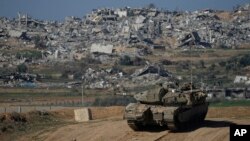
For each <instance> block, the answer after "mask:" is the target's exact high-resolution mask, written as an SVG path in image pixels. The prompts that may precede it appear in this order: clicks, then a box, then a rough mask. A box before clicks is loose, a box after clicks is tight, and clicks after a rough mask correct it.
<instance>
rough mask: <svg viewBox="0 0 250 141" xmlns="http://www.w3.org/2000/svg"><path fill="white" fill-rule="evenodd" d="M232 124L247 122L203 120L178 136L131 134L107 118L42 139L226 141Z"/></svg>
mask: <svg viewBox="0 0 250 141" xmlns="http://www.w3.org/2000/svg"><path fill="white" fill-rule="evenodd" d="M232 122H234V123H238V124H249V123H250V119H244V120H242V119H241V120H239V119H215V118H212V119H206V121H205V122H204V124H202V125H201V126H199V127H193V129H190V130H188V131H183V132H180V133H173V132H170V131H168V130H166V129H165V130H163V129H162V130H157V129H154V128H151V129H148V130H145V131H139V132H135V131H133V130H132V129H130V128H129V127H128V126H127V123H126V121H125V120H121V119H119V120H118V119H108V120H102V121H100V120H98V121H92V122H88V123H79V124H74V125H68V126H65V127H61V128H59V129H57V130H55V131H54V132H52V133H50V134H48V136H47V137H45V138H44V139H45V140H46V141H55V140H58V141H59V140H60V141H74V140H76V141H111V140H112V141H113V140H114V141H201V140H202V141H228V140H229V125H230V124H231V123H232ZM41 136H42V135H41Z"/></svg>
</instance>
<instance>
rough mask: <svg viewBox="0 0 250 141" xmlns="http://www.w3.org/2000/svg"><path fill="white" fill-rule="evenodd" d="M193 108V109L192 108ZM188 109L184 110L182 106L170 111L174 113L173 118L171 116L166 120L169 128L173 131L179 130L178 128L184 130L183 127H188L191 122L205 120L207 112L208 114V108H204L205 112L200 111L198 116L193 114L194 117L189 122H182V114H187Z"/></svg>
mask: <svg viewBox="0 0 250 141" xmlns="http://www.w3.org/2000/svg"><path fill="white" fill-rule="evenodd" d="M191 110H193V109H191ZM186 111H188V110H183V109H181V108H176V109H175V110H174V111H173V113H172V114H171V113H168V114H170V115H172V118H169V119H167V120H166V124H167V126H168V128H169V130H171V131H177V130H182V129H186V128H187V126H188V125H189V123H192V124H193V123H199V122H202V121H204V119H205V117H206V114H207V109H206V110H204V112H202V113H200V114H199V115H197V116H193V117H194V118H192V119H190V121H189V122H181V121H179V119H180V117H181V116H186V114H187V113H186Z"/></svg>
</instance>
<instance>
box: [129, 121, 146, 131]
mask: <svg viewBox="0 0 250 141" xmlns="http://www.w3.org/2000/svg"><path fill="white" fill-rule="evenodd" d="M127 123H128V126H129V127H130V128H131V129H133V130H134V131H140V130H142V129H143V125H142V124H141V123H138V122H136V121H127Z"/></svg>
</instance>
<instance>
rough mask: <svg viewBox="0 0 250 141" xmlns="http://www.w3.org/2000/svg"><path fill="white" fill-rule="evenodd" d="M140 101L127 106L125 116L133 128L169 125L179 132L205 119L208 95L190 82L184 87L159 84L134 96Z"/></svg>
mask: <svg viewBox="0 0 250 141" xmlns="http://www.w3.org/2000/svg"><path fill="white" fill-rule="evenodd" d="M134 97H135V99H136V100H137V103H130V104H129V105H127V106H126V108H125V113H124V118H125V119H126V120H127V123H128V125H129V126H130V127H131V128H132V129H134V130H142V129H143V128H144V127H145V126H152V125H157V126H167V127H168V129H169V130H173V131H178V130H182V129H185V128H187V126H189V125H190V124H193V123H197V122H202V121H204V119H205V117H206V114H207V111H208V102H206V97H207V94H206V93H204V92H203V91H202V90H200V89H196V88H195V87H194V86H193V85H191V84H186V85H184V86H182V87H179V88H178V87H176V85H175V86H171V85H169V84H167V85H162V84H159V86H158V87H155V88H153V89H150V90H148V91H144V92H141V93H139V94H136V95H134Z"/></svg>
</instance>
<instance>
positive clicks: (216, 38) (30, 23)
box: [0, 4, 250, 61]
mask: <svg viewBox="0 0 250 141" xmlns="http://www.w3.org/2000/svg"><path fill="white" fill-rule="evenodd" d="M249 11H250V8H249V4H246V5H243V6H240V7H237V8H236V9H234V11H217V10H210V9H206V10H200V11H194V12H188V11H173V12H171V11H167V10H163V9H157V8H149V7H144V8H130V7H125V8H117V9H110V8H101V9H94V10H93V11H92V12H91V13H89V14H87V15H86V16H84V17H83V18H77V17H74V16H69V17H65V20H64V21H46V20H37V19H34V18H32V17H31V16H29V15H28V14H22V13H18V16H17V18H15V19H8V18H5V17H0V40H2V41H6V40H7V41H8V40H12V38H17V39H18V40H20V42H23V44H24V45H27V46H28V45H29V46H33V47H37V48H43V49H46V52H50V54H47V55H44V58H43V59H47V60H46V61H48V60H52V59H56V61H66V60H69V59H76V60H79V59H81V58H82V57H81V56H84V55H86V54H87V53H88V52H91V53H94V52H98V53H106V54H114V53H115V52H114V50H118V48H119V47H120V46H123V47H125V48H126V47H132V48H133V47H134V46H136V45H143V46H147V47H150V48H152V49H159V48H160V49H164V48H177V47H181V48H185V47H188V46H194V47H197V48H217V47H220V48H235V47H241V45H242V44H249V42H250V30H249V29H250V28H249V27H250V24H249V22H250V18H249ZM159 39H162V41H160V42H159V43H157V44H156V43H155V41H156V40H159ZM164 39H168V40H167V41H165V40H164ZM16 47H20V46H16ZM83 50H85V51H86V52H84V53H81V55H80V54H78V56H76V55H74V54H76V52H77V53H79V51H80V52H81V51H83ZM126 51H127V50H125V51H124V53H126ZM142 55H143V54H142ZM144 55H145V54H144Z"/></svg>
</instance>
